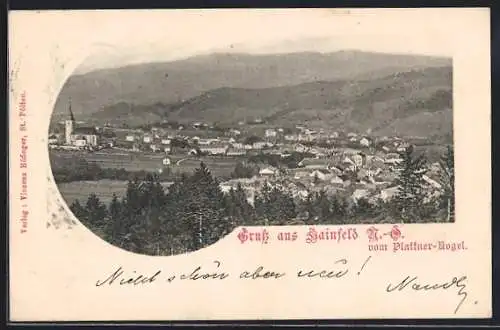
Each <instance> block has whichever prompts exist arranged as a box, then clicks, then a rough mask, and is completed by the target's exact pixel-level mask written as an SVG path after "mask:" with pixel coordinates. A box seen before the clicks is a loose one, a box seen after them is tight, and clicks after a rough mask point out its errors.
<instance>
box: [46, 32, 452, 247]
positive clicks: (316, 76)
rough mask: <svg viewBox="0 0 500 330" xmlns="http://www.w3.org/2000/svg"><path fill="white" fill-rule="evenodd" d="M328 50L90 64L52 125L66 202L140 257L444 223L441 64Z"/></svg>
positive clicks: (448, 127)
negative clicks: (263, 238) (256, 229)
mask: <svg viewBox="0 0 500 330" xmlns="http://www.w3.org/2000/svg"><path fill="white" fill-rule="evenodd" d="M334 43H335V40H322V41H320V42H317V43H314V46H312V45H311V42H308V40H294V41H293V46H294V47H290V46H291V45H290V44H291V42H288V43H287V42H283V41H279V40H277V41H276V43H275V44H274V45H272V46H274V47H272V51H270V50H268V49H266V48H265V47H263V48H262V49H260V48H255V49H252V51H246V52H244V50H238V47H234V46H233V47H232V48H231V47H229V48H227V49H226V50H224V49H222V50H219V51H217V52H211V53H202V54H197V53H187V54H185V55H184V57H183V58H180V59H176V60H169V61H162V58H161V56H157V57H155V56H154V54H152V56H151V57H152V58H155V60H154V61H149V62H142V63H134V64H127V63H123V65H120V64H119V63H120V60H119V59H116V60H113V58H112V57H111V58H104V57H105V54H103V59H102V60H101V59H100V58H99V54H97V55H96V56H94V57H93V58H92V59H91V60H93V63H88V64H87V63H83V64H82V66H81V68H79V69H78V70H77V71H76V72H75V73H74V74H73V75H72V76H71V77H70V78H69V79H68V80H67V82H66V83H65V85H64V87H63V89H62V91H61V92H60V94H59V96H58V99H57V103H56V106H55V110H54V113H53V115H52V120H51V126H50V132H49V140H48V141H49V149H50V160H51V166H52V172H53V175H54V180H55V182H56V183H57V186H58V189H59V190H60V192H61V194H62V196H63V198H64V199H65V202H66V203H67V204H68V205H70V208H71V211H72V212H73V214H74V215H75V216H76V218H78V219H79V220H80V221H81V222H82V223H83V224H84V225H85V226H87V227H88V228H89V229H91V230H92V231H93V232H94V233H95V234H96V235H99V236H100V237H101V238H103V239H104V240H106V241H108V242H110V243H112V244H114V245H116V246H119V247H121V248H123V249H126V250H130V251H134V252H137V253H142V254H150V255H169V254H178V253H183V252H187V251H193V250H197V249H199V248H202V247H204V246H207V245H210V244H213V243H215V242H216V241H217V240H219V239H221V238H222V237H223V236H224V235H226V234H228V233H230V232H231V231H232V230H234V229H235V228H236V227H238V226H254V225H258V226H268V225H269V226H276V225H294V224H295V225H323V224H332V225H333V224H368V223H400V222H401V223H406V222H409V223H415V222H416V223H426V222H453V221H454V220H455V219H454V165H453V164H454V156H453V129H452V119H453V88H452V71H453V70H452V59H451V58H448V57H438V56H428V55H422V54H418V53H406V54H394V53H385V52H376V50H372V51H370V52H368V51H363V50H359V49H340V50H331V49H329V48H331V47H329V46H331V44H334ZM241 48H244V47H241ZM267 48H270V47H267ZM290 48H293V50H290ZM132 55H133V54H132ZM106 60H107V61H106ZM109 63H113V64H114V66H113V67H109Z"/></svg>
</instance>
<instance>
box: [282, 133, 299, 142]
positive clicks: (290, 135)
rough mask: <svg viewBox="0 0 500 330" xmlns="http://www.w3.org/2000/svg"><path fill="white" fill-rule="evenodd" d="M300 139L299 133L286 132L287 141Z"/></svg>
mask: <svg viewBox="0 0 500 330" xmlns="http://www.w3.org/2000/svg"><path fill="white" fill-rule="evenodd" d="M298 139H299V137H298V135H297V134H286V135H285V141H297V140H298Z"/></svg>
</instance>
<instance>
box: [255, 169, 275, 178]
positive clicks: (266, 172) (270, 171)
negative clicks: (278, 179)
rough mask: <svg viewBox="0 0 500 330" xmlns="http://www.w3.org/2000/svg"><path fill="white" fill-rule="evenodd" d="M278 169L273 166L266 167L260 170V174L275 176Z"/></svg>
mask: <svg viewBox="0 0 500 330" xmlns="http://www.w3.org/2000/svg"><path fill="white" fill-rule="evenodd" d="M276 172H277V171H276V169H274V168H272V167H266V168H263V169H261V170H260V171H259V175H261V176H266V177H268V176H273V175H275V174H276Z"/></svg>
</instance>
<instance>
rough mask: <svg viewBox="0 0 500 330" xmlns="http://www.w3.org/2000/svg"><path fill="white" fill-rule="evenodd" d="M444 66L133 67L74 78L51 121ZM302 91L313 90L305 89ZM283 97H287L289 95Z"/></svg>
mask: <svg viewBox="0 0 500 330" xmlns="http://www.w3.org/2000/svg"><path fill="white" fill-rule="evenodd" d="M442 66H451V59H448V58H435V57H427V56H413V55H390V54H379V53H365V52H359V51H340V52H335V53H329V54H321V53H291V54H279V55H276V54H273V55H249V54H211V55H204V56H195V57H192V58H188V59H185V60H180V61H174V62H167V63H150V64H141V65H132V66H126V67H122V68H115V69H106V70H99V71H94V72H89V73H86V74H83V75H74V76H72V77H70V78H69V79H68V81H67V82H66V84H65V85H64V86H63V88H62V91H61V93H60V95H59V96H58V99H57V102H56V106H55V110H54V115H53V119H54V120H60V119H62V118H64V117H66V116H67V107H68V99H69V98H70V97H71V100H72V108H73V112H74V113H75V116H76V117H77V119H78V120H88V119H91V118H93V117H94V114H99V112H101V111H102V110H103V109H104V108H107V107H108V108H109V107H118V108H120V106H116V105H117V104H118V105H119V104H122V106H123V105H124V104H137V105H151V104H171V103H179V102H182V101H183V100H189V99H191V98H193V97H196V96H199V95H200V94H203V93H206V92H209V91H212V90H217V89H219V88H243V89H269V88H274V87H283V86H291V85H299V84H304V83H313V84H316V83H314V82H316V81H325V82H326V83H323V84H330V83H328V82H329V81H330V82H331V81H337V80H354V79H355V80H359V79H378V78H381V77H384V76H389V75H392V74H396V73H398V72H406V71H410V70H414V69H423V68H429V67H442ZM319 84H322V83H319ZM287 88H288V87H285V90H286V89H287ZM303 88H306V89H307V88H313V89H314V88H315V87H314V85H312V86H309V87H307V85H305V86H303ZM268 92H270V91H268ZM268 92H265V91H263V93H268ZM273 92H274V91H273ZM273 92H271V93H273ZM282 92H283V93H284V95H285V96H286V92H285V91H282ZM209 93H215V94H214V95H220V97H223V96H224V93H233V94H234V93H236V94H238V93H240V94H248V96H249V97H250V94H252V93H254V95H256V93H257V92H250V91H247V92H241V91H240V92H236V91H230V90H224V89H222V90H219V91H214V92H209ZM208 95H210V94H208ZM310 96H312V95H310ZM234 97H236V98H238V97H239V96H234ZM241 97H243V96H241ZM276 102H278V101H276ZM303 102H305V103H308V102H309V101H303ZM262 105H266V104H265V103H262ZM121 109H122V110H117V111H118V112H120V111H122V112H121V114H122V115H123V116H127V115H128V112H127V111H126V110H123V109H125V108H123V107H122V108H121ZM129 110H130V109H129ZM132 111H133V114H134V115H136V114H138V112H140V111H141V108H140V107H134V109H133V110H132ZM186 111H188V112H190V111H195V110H186ZM144 115H145V116H146V114H144ZM99 117H102V116H99ZM104 117H105V116H104ZM224 117H225V116H223V117H222V118H224ZM132 119H133V118H132Z"/></svg>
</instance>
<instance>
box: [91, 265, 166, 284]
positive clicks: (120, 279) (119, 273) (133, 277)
mask: <svg viewBox="0 0 500 330" xmlns="http://www.w3.org/2000/svg"><path fill="white" fill-rule="evenodd" d="M160 274H161V270H159V271H157V272H156V273H154V274H153V275H145V274H137V273H136V271H133V272H132V273H131V274H124V270H123V269H122V267H119V268H118V269H117V270H116V271H114V272H113V273H112V274H111V275H109V276H108V277H107V278H106V279H104V280H99V281H97V282H96V284H95V285H96V286H102V285H104V284H108V285H111V284H113V283H115V281H116V283H118V284H119V285H127V284H128V285H140V284H141V285H144V284H150V283H153V282H154V281H156V279H157V278H158V276H159V275H160Z"/></svg>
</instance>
